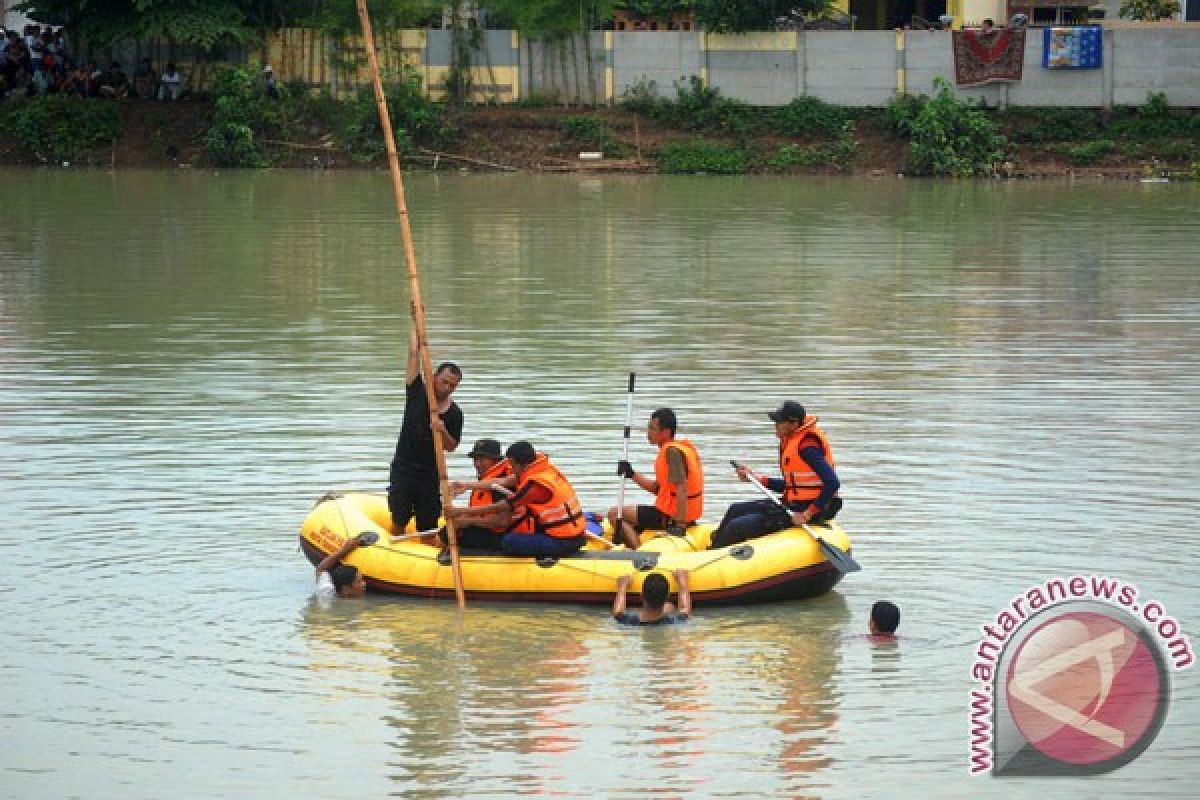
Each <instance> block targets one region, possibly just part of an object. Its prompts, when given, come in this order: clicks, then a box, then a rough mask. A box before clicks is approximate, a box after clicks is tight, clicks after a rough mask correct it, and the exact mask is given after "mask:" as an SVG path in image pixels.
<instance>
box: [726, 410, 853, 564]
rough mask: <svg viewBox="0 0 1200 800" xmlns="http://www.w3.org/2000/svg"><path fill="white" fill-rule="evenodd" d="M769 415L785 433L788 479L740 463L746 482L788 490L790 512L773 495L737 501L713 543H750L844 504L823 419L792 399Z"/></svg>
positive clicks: (829, 515)
mask: <svg viewBox="0 0 1200 800" xmlns="http://www.w3.org/2000/svg"><path fill="white" fill-rule="evenodd" d="M767 416H768V417H769V418H770V420H771V421H772V422H773V423H775V435H776V436H777V437H778V438H779V470H780V472H782V473H783V477H782V478H768V477H766V476H765V475H763V476H759V475H755V474H754V473H753V472H751V471H750V469H749V468H747V467H745V466H743V465H738V466H737V476H738V479H739V480H742V481H751V480H755V481H759V482H760V483H762V485H763V486H765V487H766V488H767V489H770V490H771V491H773V492H782V493H783V503H784V505H786V506H787V507H788V512H786V513H785V512H784V510H783V509H782V508H780V507H779V505H778V504H777V503H776V502H775V501H773V500H752V501H749V502H745V503H734V504H733V505H731V506H730V507H729V510H728V511H726V512H725V517H724V518H723V519H722V520H721V524H720V525H718V526H717V529H716V530H715V531H713V536H712V545H711V546H712V547H713V548H717V547H725V546H727V545H731V544H736V543H738V542H744V541H746V540H747V539H754V538H756V537H759V536H765V535H766V534H768V533H774V532H775V531H781V530H783V529H784V528H789V527H792V526H793V525H805V524H807V523H809V522H825V521H827V520H831V519H833V518H834V516H835V515H836V514H837V513H838V511H840V510H841V508H842V500H841V498H840V497H838V496H837V494H838V489H839V488H841V482H840V481H839V480H838V476H837V472H836V471H835V469H834V459H833V450H832V449H831V448H830V446H829V440H828V439H827V438H826V437H825V432H824V431H822V430H821V429H820V428H818V427H817V418H816V417H814V416H812V415H811V414H807V413H805V411H804V406H802V405H801V404H800V403H797V402H796V401H794V400H788V401H787V402H785V403H784V404H783V405H781V406H780V407H779V408H777V409H776V410H774V411H769V412H767Z"/></svg>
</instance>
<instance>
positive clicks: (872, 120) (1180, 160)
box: [0, 98, 1200, 179]
mask: <svg viewBox="0 0 1200 800" xmlns="http://www.w3.org/2000/svg"><path fill="white" fill-rule="evenodd" d="M11 102H16V103H20V102H25V101H6V103H5V106H7V108H0V121H2V120H3V119H5V118H6V116H7V117H11V114H9V115H5V114H4V113H3V112H5V111H8V112H11V111H12V110H13V108H14V106H11V105H9V103H11ZM105 110H106V112H110V111H111V112H115V119H116V123H115V128H114V129H115V130H116V131H117V134H116V137H115V139H111V141H110V140H108V139H102V140H101V141H99V142H98V143H91V144H89V145H88V146H86V147H83V148H82V149H79V150H77V151H75V152H74V154H73V155H72V156H70V157H67V156H62V155H61V154H59V155H56V154H54V153H52V152H41V151H39V148H38V147H36V146H35V147H28V146H25V145H23V144H22V143H21V141H20V139H19V137H18V136H16V135H12V131H11V130H10V129H5V130H4V131H3V133H4V134H5V135H3V136H0V164H4V165H9V166H38V165H46V164H52V163H53V164H62V163H64V162H65V163H66V164H69V165H74V166H102V167H109V168H125V167H137V168H147V167H148V168H179V167H182V168H190V167H202V166H209V165H211V164H212V161H211V158H210V155H209V152H208V150H207V148H206V145H205V141H204V137H205V134H206V132H207V131H208V130H209V128H210V126H211V125H212V120H213V115H214V103H213V102H212V101H211V100H209V99H206V98H192V99H185V100H181V101H178V102H174V103H160V102H157V101H142V100H128V101H123V102H119V103H113V104H111V106H107V107H105ZM988 113H989V115H990V116H991V118H992V119H993V120H994V121H995V123H996V127H997V130H998V131H999V132H1000V133H1001V134H1002V135H1003V136H1004V137H1005V144H1004V148H1003V152H1004V153H1005V157H1004V159H1003V160H1002V161H1000V162H998V163H997V165H996V169H997V173H998V174H999V175H1000V176H1001V177H1008V178H1034V179H1042V178H1064V177H1066V178H1072V177H1073V178H1098V179H1100V178H1110V179H1142V178H1148V177H1149V178H1161V177H1174V178H1188V177H1192V178H1195V177H1196V175H1197V162H1198V161H1200V114H1198V113H1196V112H1180V111H1172V112H1170V113H1171V114H1173V115H1175V116H1174V117H1172V119H1173V120H1175V121H1178V120H1182V119H1184V117H1183V116H1181V115H1189V114H1190V121H1187V120H1185V121H1184V122H1183V123H1182V124H1179V125H1175V126H1174V127H1173V128H1172V130H1171V131H1170V134H1171V135H1162V132H1161V131H1159V132H1157V133H1156V131H1155V130H1154V129H1153V128H1152V126H1151V127H1148V126H1146V125H1145V124H1143V125H1142V129H1138V128H1137V127H1136V126H1129V125H1126V126H1124V127H1123V128H1120V129H1118V130H1117V131H1116V132H1115V133H1113V134H1111V135H1106V134H1105V133H1103V131H1102V128H1103V126H1104V125H1105V124H1106V123H1108V122H1111V119H1112V116H1113V115H1112V114H1109V115H1105V114H1102V113H1101V112H1096V111H1090V110H1079V109H1042V110H1038V109H1022V110H1011V111H1007V112H998V111H990V112H988ZM1118 113H1119V112H1118ZM1126 113H1127V114H1131V113H1132V114H1135V115H1136V114H1137V113H1138V112H1137V111H1136V110H1133V111H1130V110H1127V111H1126ZM846 119H847V121H848V122H849V124H848V125H846V126H845V128H844V130H843V131H842V132H839V133H836V134H832V135H831V134H829V133H828V132H827V131H821V130H816V129H814V130H810V131H807V132H806V133H805V134H801V135H786V134H783V133H780V132H779V131H778V130H775V129H771V128H769V127H767V126H760V129H757V130H755V129H753V128H752V127H751V128H750V129H748V130H742V131H738V132H737V133H730V132H727V131H720V130H717V131H715V132H714V130H713V129H709V130H700V131H697V130H681V129H679V128H677V127H672V126H670V125H664V124H662V123H661V122H658V121H656V120H654V119H653V118H652V116H651V115H647V114H643V113H635V112H633V111H630V110H627V109H623V108H615V109H608V108H604V109H578V108H561V107H518V106H468V107H464V108H457V109H450V110H448V111H447V112H446V115H445V120H444V122H445V128H446V130H447V134H446V136H444V137H443V138H442V139H440V140H439V141H437V142H436V143H429V144H427V145H426V146H418V147H416V148H415V149H413V150H412V152H410V153H409V154H407V155H406V156H405V158H404V161H405V165H406V167H410V168H435V169H459V170H469V171H486V170H512V171H533V172H589V173H591V172H635V173H636V172H659V171H698V172H748V173H773V174H795V175H830V174H844V175H867V176H877V177H884V176H894V175H902V174H905V173H906V172H909V171H910V170H909V163H908V162H909V150H908V144H907V142H906V141H905V140H904V139H903V138H902V137H900V136H897V134H896V132H895V128H894V120H893V119H892V117H891V112H890V111H888V110H880V109H859V110H851V111H847V112H846ZM1134 121H1135V122H1139V121H1140V120H1138V119H1134ZM9 128H11V125H10V126H9ZM1139 130H1141V133H1142V134H1143V135H1138V131H1139ZM1131 131H1132V134H1133V135H1131ZM338 133H339V132H338V131H337V130H336V126H334V125H328V124H322V123H321V122H319V121H316V120H314V121H304V122H303V123H302V124H295V125H291V126H290V127H289V130H288V133H287V135H286V136H285V137H282V138H272V137H271V136H269V135H263V136H259V138H258V140H257V145H258V147H260V148H261V151H262V153H263V155H264V156H265V159H264V160H265V163H268V164H270V165H271V166H276V167H285V168H301V167H309V168H321V169H346V168H381V167H384V166H386V161H385V160H384V159H383V158H381V157H379V156H378V155H374V156H369V157H364V155H363V153H361V152H355V151H353V150H352V149H351V148H350V147H349V146H346V145H343V144H342V143H341V142H340V141H339V136H338ZM697 148H699V150H697ZM43 149H46V150H48V149H49V148H43ZM679 151H682V152H683V158H684V162H683V166H682V168H679V167H678V165H677V162H672V163H671V164H668V165H667V166H666V167H664V163H665V158H666V156H667V155H670V154H676V155H677V154H678V152H679ZM730 153H737V154H742V155H741V159H742V160H741V161H740V162H739V161H737V160H736V159H735V160H734V161H733V162H732V163H733V166H730V163H731V162H730V159H729V158H728V154H730ZM688 159H690V162H689V161H688ZM689 163H691V164H694V165H695V169H689V168H688V164H689ZM672 165H674V166H672Z"/></svg>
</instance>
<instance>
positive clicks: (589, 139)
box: [560, 116, 624, 153]
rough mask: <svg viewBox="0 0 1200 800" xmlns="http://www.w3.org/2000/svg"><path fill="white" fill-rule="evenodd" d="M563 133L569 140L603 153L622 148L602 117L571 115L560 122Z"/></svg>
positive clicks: (616, 151)
mask: <svg viewBox="0 0 1200 800" xmlns="http://www.w3.org/2000/svg"><path fill="white" fill-rule="evenodd" d="M560 124H561V126H562V130H563V135H564V137H565V138H566V139H567V141H569V142H574V143H575V144H579V145H585V146H588V147H594V148H596V149H597V150H601V151H603V152H605V153H618V152H622V151H623V150H624V147H623V146H622V144H621V143H620V142H619V141H618V140H617V136H616V132H615V131H613V129H612V126H610V125H609V124H608V123H607V122H605V121H604V120H602V119H596V118H595V117H585V116H571V117H567V118H566V119H564V120H563V121H562V122H561V123H560Z"/></svg>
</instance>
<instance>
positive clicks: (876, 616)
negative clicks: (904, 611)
mask: <svg viewBox="0 0 1200 800" xmlns="http://www.w3.org/2000/svg"><path fill="white" fill-rule="evenodd" d="M899 626H900V609H899V608H897V607H896V604H895V603H890V602H888V601H887V600H877V601H876V602H875V605H873V606H871V633H884V634H892V633H895V632H896V628H898V627H899Z"/></svg>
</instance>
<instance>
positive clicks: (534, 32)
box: [481, 0, 618, 39]
mask: <svg viewBox="0 0 1200 800" xmlns="http://www.w3.org/2000/svg"><path fill="white" fill-rule="evenodd" d="M481 5H485V6H486V7H487V10H488V12H489V13H493V14H496V15H497V16H499V17H500V18H502V19H504V20H506V21H508V22H509V23H511V24H512V25H513V26H514V27H515V28H516V29H517V30H519V31H520V32H521V33H523V34H525V35H526V36H528V37H530V38H533V39H558V38H561V37H563V36H566V35H568V34H572V33H580V32H581V31H588V30H592V29H593V28H595V27H597V25H599V24H600V23H602V22H605V21H607V20H610V19H612V12H613V9H615V8H616V7H617V5H618V4H617V2H615V0H590V1H589V2H588V3H580V2H579V0H487V2H486V3H481Z"/></svg>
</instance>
